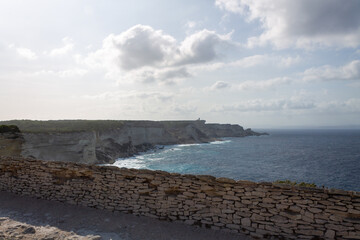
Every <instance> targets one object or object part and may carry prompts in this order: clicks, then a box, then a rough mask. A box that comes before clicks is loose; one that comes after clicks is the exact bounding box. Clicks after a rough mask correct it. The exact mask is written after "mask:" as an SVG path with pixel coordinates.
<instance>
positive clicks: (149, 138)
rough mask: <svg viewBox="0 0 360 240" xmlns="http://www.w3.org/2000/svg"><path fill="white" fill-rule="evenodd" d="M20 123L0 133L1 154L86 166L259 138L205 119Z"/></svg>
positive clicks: (251, 133) (249, 131) (234, 126)
mask: <svg viewBox="0 0 360 240" xmlns="http://www.w3.org/2000/svg"><path fill="white" fill-rule="evenodd" d="M60 122H61V121H60ZM70 123H71V122H69V121H68V124H70ZM84 123H87V122H86V121H84ZM17 124H19V128H20V130H21V133H3V134H0V155H3V156H22V157H32V158H36V159H46V160H54V161H66V162H78V163H87V164H99V163H113V162H114V161H115V159H117V158H121V157H130V156H133V155H135V154H137V153H139V152H144V151H147V150H149V149H151V148H153V147H155V146H156V145H171V144H184V143H206V142H211V141H214V140H219V139H220V138H223V137H244V136H257V135H260V134H259V133H256V132H254V131H252V130H251V129H247V130H244V129H243V127H241V126H239V125H230V124H206V123H205V121H204V120H197V121H161V122H157V121H124V122H122V123H121V124H120V125H118V126H116V127H111V128H107V129H106V128H105V129H104V128H103V129H96V128H94V129H91V130H81V131H75V130H72V131H60V130H59V131H47V130H46V129H44V130H43V131H37V132H31V131H29V130H28V129H27V128H26V126H23V127H22V126H21V121H18V122H17Z"/></svg>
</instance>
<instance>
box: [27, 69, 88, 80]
mask: <svg viewBox="0 0 360 240" xmlns="http://www.w3.org/2000/svg"><path fill="white" fill-rule="evenodd" d="M86 73H88V70H85V69H81V68H74V69H66V70H60V71H54V70H41V71H36V72H34V73H31V74H30V75H32V76H44V75H45V76H46V75H51V76H57V77H60V78H69V77H81V76H84V75H85V74H86Z"/></svg>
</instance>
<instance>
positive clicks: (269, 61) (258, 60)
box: [227, 54, 301, 68]
mask: <svg viewBox="0 0 360 240" xmlns="http://www.w3.org/2000/svg"><path fill="white" fill-rule="evenodd" d="M300 60H301V58H300V57H299V56H296V57H291V56H276V55H267V54H264V55H253V56H248V57H244V58H241V59H239V60H236V61H233V62H230V63H228V64H227V66H232V67H241V68H250V67H255V66H259V65H275V66H278V67H290V66H291V65H294V64H296V63H298V62H300Z"/></svg>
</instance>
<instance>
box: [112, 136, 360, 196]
mask: <svg viewBox="0 0 360 240" xmlns="http://www.w3.org/2000/svg"><path fill="white" fill-rule="evenodd" d="M265 131H266V132H268V133H269V134H270V135H263V136H251V137H240V138H224V139H222V140H221V141H215V142H211V143H203V144H182V145H169V146H164V147H163V149H156V150H154V151H150V152H146V153H143V154H140V155H138V156H135V157H131V158H125V159H123V158H121V159H118V160H117V161H116V162H115V163H114V165H115V166H118V167H126V168H136V169H151V170H163V171H167V172H174V173H182V174H203V175H213V176H216V177H227V178H232V179H235V180H250V181H255V182H264V181H265V182H273V181H277V180H290V181H295V182H297V183H300V182H306V183H315V184H316V185H317V186H318V187H323V186H324V187H326V188H336V189H343V190H351V191H360V130H348V129H347V130H340V129H331V130H329V129H321V130H319V129H317V130H272V129H268V130H265ZM160 148H162V147H160Z"/></svg>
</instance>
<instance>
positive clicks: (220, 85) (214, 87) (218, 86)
mask: <svg viewBox="0 0 360 240" xmlns="http://www.w3.org/2000/svg"><path fill="white" fill-rule="evenodd" d="M230 86H231V85H230V83H228V82H223V81H217V82H216V83H214V84H213V85H212V86H211V87H210V89H211V90H218V89H224V88H229V87H230Z"/></svg>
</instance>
